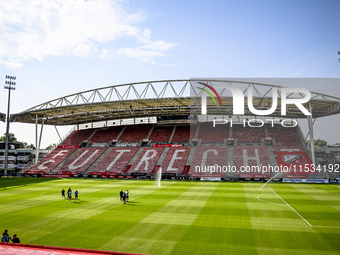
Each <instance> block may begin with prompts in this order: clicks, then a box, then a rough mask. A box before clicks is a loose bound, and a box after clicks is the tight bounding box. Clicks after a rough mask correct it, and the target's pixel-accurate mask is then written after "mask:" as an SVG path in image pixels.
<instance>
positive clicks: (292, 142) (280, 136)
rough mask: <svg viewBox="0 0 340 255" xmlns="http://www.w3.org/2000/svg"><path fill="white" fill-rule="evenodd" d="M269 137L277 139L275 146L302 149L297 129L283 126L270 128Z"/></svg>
mask: <svg viewBox="0 0 340 255" xmlns="http://www.w3.org/2000/svg"><path fill="white" fill-rule="evenodd" d="M267 128H268V135H269V136H270V137H272V138H274V139H275V145H278V146H279V147H281V148H284V147H290V148H293V147H298V148H302V143H301V140H300V136H299V134H298V130H297V127H289V128H287V127H283V126H281V125H274V127H271V126H268V127H267Z"/></svg>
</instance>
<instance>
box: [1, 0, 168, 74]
mask: <svg viewBox="0 0 340 255" xmlns="http://www.w3.org/2000/svg"><path fill="white" fill-rule="evenodd" d="M120 3H121V2H120V1H112V0H68V1H65V0H54V1H53V0H30V1H26V0H11V1H1V2H0V38H1V40H0V65H4V66H7V67H10V68H15V67H19V66H22V65H23V63H24V62H25V61H28V60H35V59H36V60H40V61H42V60H43V59H44V57H46V56H79V57H106V56H110V57H112V54H117V55H120V54H124V55H125V56H128V57H133V58H137V59H139V60H141V61H143V62H153V61H154V59H155V58H157V57H162V56H164V55H165V53H164V52H165V51H168V50H169V49H171V48H172V47H174V44H173V43H168V42H165V41H162V40H155V41H153V40H152V39H151V31H150V30H147V29H142V28H140V27H139V26H138V24H140V23H141V22H142V21H143V20H144V15H143V13H141V12H135V13H129V12H128V10H127V9H128V8H127V7H125V6H123V5H121V4H120ZM131 38H132V39H133V40H132V42H130V44H132V45H128V46H131V47H124V48H120V47H117V46H115V45H114V43H113V42H117V41H118V42H119V40H123V39H126V40H131ZM108 53H110V54H108Z"/></svg>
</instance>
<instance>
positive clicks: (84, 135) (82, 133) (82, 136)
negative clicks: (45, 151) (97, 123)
mask: <svg viewBox="0 0 340 255" xmlns="http://www.w3.org/2000/svg"><path fill="white" fill-rule="evenodd" d="M94 131H95V129H84V130H74V131H73V132H72V133H71V134H70V135H69V136H68V137H67V138H66V139H65V140H64V142H63V143H62V144H61V145H80V143H81V142H83V141H84V140H88V138H89V137H90V136H91V134H93V132H94Z"/></svg>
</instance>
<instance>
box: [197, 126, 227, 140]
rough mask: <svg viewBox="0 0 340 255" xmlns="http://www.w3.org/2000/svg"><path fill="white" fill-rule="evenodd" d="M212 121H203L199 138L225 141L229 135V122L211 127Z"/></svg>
mask: <svg viewBox="0 0 340 255" xmlns="http://www.w3.org/2000/svg"><path fill="white" fill-rule="evenodd" d="M211 127H212V124H211V122H207V123H202V124H201V125H200V130H199V134H198V138H199V139H202V142H224V138H228V137H229V124H223V125H216V126H215V127H214V128H211Z"/></svg>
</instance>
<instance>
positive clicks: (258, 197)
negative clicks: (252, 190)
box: [257, 194, 286, 206]
mask: <svg viewBox="0 0 340 255" xmlns="http://www.w3.org/2000/svg"><path fill="white" fill-rule="evenodd" d="M263 195H268V194H262V195H258V196H257V199H258V200H260V201H262V202H266V203H269V204H273V205H281V206H286V205H284V204H279V203H274V202H269V201H266V200H263V199H261V198H260V196H263Z"/></svg>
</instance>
